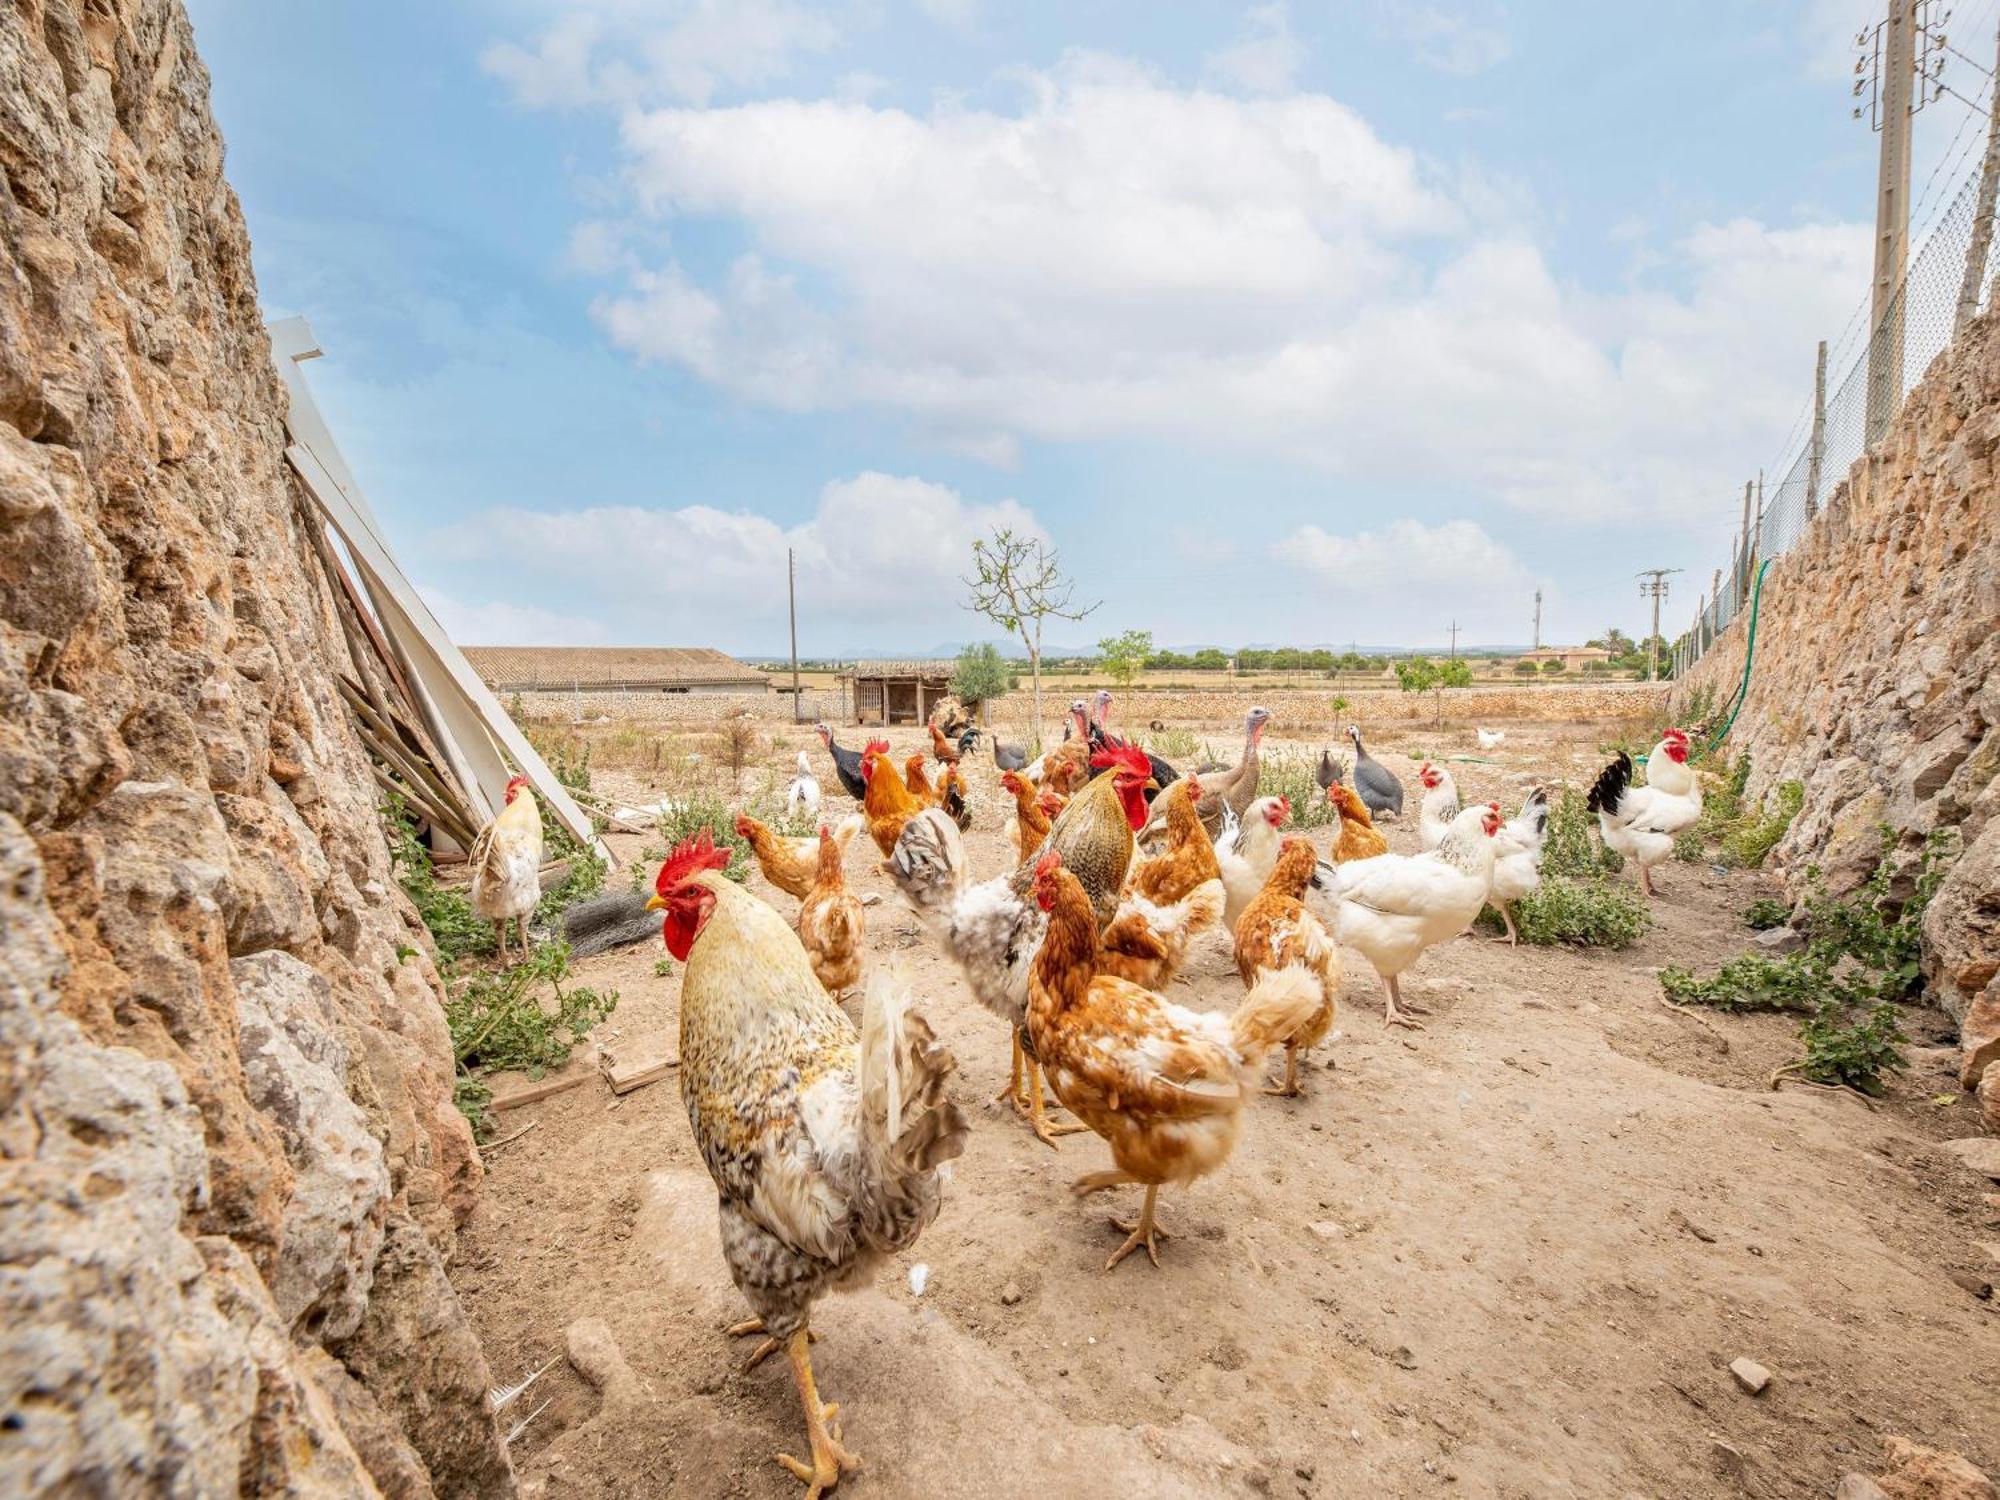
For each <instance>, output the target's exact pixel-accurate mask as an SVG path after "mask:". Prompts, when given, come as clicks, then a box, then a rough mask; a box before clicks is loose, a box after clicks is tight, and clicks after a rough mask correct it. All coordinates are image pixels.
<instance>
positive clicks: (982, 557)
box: [961, 526, 1097, 750]
mask: <svg viewBox="0 0 2000 1500" xmlns="http://www.w3.org/2000/svg"><path fill="white" fill-rule="evenodd" d="M961 581H962V582H963V583H964V584H965V586H966V588H967V589H968V590H970V591H971V594H972V597H971V599H970V600H968V601H967V603H966V606H965V607H966V608H967V609H969V610H973V611H975V612H976V613H978V614H982V615H984V616H985V617H986V618H987V619H989V620H991V621H992V622H993V623H994V624H995V625H998V626H999V627H1000V628H1001V629H1002V630H1004V631H1006V632H1007V633H1008V634H1009V635H1012V636H1016V637H1018V638H1019V640H1020V642H1021V644H1022V646H1023V647H1025V648H1026V650H1027V653H1028V674H1029V677H1030V679H1031V680H1032V681H1033V683H1034V693H1035V732H1034V741H1035V748H1036V749H1037V750H1039V749H1040V748H1041V744H1042V629H1043V627H1044V626H1045V625H1046V624H1047V623H1048V621H1049V620H1050V619H1052V618H1053V619H1057V620H1081V619H1082V618H1083V617H1084V616H1085V615H1087V614H1089V613H1091V611H1093V610H1095V609H1096V608H1097V605H1096V604H1078V603H1077V602H1076V581H1075V580H1074V579H1072V578H1067V577H1065V576H1064V575H1063V570H1062V559H1061V558H1060V557H1058V556H1057V554H1056V549H1055V548H1054V547H1052V546H1050V545H1049V544H1048V543H1047V542H1046V541H1044V540H1043V539H1042V538H1040V537H1031V536H1022V535H1017V534H1016V533H1015V532H1014V531H1013V530H1012V529H1011V528H1010V527H1006V526H999V527H995V528H994V531H993V534H992V535H991V536H988V537H979V538H977V539H975V540H974V541H973V544H972V576H971V577H969V578H966V579H963V580H961Z"/></svg>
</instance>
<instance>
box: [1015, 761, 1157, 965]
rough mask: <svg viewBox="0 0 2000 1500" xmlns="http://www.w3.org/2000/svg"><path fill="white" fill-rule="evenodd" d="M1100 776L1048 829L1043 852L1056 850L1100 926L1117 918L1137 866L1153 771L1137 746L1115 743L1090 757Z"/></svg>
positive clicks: (1073, 800) (1152, 788)
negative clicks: (1134, 857) (1138, 833)
mask: <svg viewBox="0 0 2000 1500" xmlns="http://www.w3.org/2000/svg"><path fill="white" fill-rule="evenodd" d="M1091 765H1092V767H1093V768H1094V769H1097V770H1100V771H1109V772H1110V773H1111V774H1109V775H1106V776H1099V777H1098V778H1097V779H1096V780H1094V781H1092V782H1091V783H1090V784H1089V785H1087V786H1085V787H1084V789H1083V790H1082V791H1080V792H1078V793H1077V794H1076V795H1075V796H1074V797H1071V798H1070V799H1069V804H1068V805H1067V806H1066V807H1064V808H1063V810H1062V812H1061V813H1060V814H1058V815H1057V817H1056V820H1055V821H1054V822H1053V823H1051V824H1050V825H1049V836H1048V838H1047V839H1046V840H1044V841H1043V848H1045V849H1053V850H1055V851H1056V852H1057V853H1058V854H1060V855H1061V856H1062V858H1063V864H1064V866H1065V867H1067V868H1068V870H1069V871H1070V873H1071V874H1073V875H1074V876H1075V877H1076V878H1077V879H1078V880H1079V881H1081V882H1082V883H1083V888H1084V891H1085V892H1086V893H1087V894H1088V895H1089V897H1090V904H1091V907H1092V909H1093V910H1095V911H1096V913H1097V920H1098V924H1099V925H1100V926H1102V925H1105V924H1107V923H1109V922H1110V921H1111V919H1112V918H1113V917H1115V916H1116V915H1117V914H1118V898H1119V896H1120V895H1121V894H1122V893H1123V891H1124V889H1125V876H1126V873H1127V872H1128V871H1129V870H1130V869H1131V866H1132V851H1133V848H1134V844H1133V838H1132V835H1133V834H1134V833H1135V832H1136V831H1137V830H1138V829H1140V828H1143V827H1144V826H1145V824H1146V813H1147V808H1146V793H1147V791H1149V790H1158V789H1157V788H1156V787H1154V785H1153V768H1152V765H1151V763H1150V762H1149V761H1147V759H1146V752H1145V751H1143V750H1141V749H1139V747H1138V746H1136V745H1128V744H1125V743H1123V742H1121V741H1117V740H1113V741H1110V742H1109V743H1108V744H1107V745H1106V747H1105V748H1104V749H1102V750H1100V751H1098V752H1097V754H1096V755H1094V756H1092V757H1091Z"/></svg>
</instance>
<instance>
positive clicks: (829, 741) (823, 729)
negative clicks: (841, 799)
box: [813, 719, 868, 802]
mask: <svg viewBox="0 0 2000 1500" xmlns="http://www.w3.org/2000/svg"><path fill="white" fill-rule="evenodd" d="M813 728H814V730H816V731H817V732H818V734H819V737H820V742H821V743H822V744H824V745H825V746H826V753H827V754H828V755H831V756H832V757H833V769H834V774H836V775H837V776H839V777H840V784H841V786H842V787H844V788H846V790H847V795H848V796H850V797H852V798H853V799H854V800H855V801H856V802H859V801H861V800H862V799H863V798H864V797H866V796H867V795H868V783H867V782H866V781H865V780H863V779H862V776H861V752H860V751H859V750H843V749H841V748H840V746H838V745H836V744H835V743H834V742H833V726H832V725H831V724H829V723H827V722H826V720H824V719H821V720H820V721H819V722H818V723H817V724H815V725H813Z"/></svg>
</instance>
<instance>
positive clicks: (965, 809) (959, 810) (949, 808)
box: [938, 766, 972, 833]
mask: <svg viewBox="0 0 2000 1500" xmlns="http://www.w3.org/2000/svg"><path fill="white" fill-rule="evenodd" d="M938 806H939V807H941V808H943V809H944V811H945V815H946V816H947V817H949V818H950V819H951V820H952V822H954V823H956V824H957V825H958V831H959V832H960V833H967V832H970V831H971V828H972V804H971V803H970V802H968V801H967V800H966V797H965V777H964V776H963V775H962V774H961V773H960V771H959V769H958V767H957V766H947V767H945V772H944V780H943V781H941V782H939V783H938Z"/></svg>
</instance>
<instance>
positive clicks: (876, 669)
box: [847, 661, 958, 725]
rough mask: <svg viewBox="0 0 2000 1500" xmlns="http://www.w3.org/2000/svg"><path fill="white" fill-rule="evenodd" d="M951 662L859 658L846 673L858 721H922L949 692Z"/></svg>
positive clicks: (954, 666)
mask: <svg viewBox="0 0 2000 1500" xmlns="http://www.w3.org/2000/svg"><path fill="white" fill-rule="evenodd" d="M957 672H958V663H957V662H953V661H858V662H856V663H855V664H854V670H853V671H851V672H849V673H848V674H847V678H848V681H849V683H851V684H852V685H853V689H854V691H853V693H852V695H851V697H852V701H853V704H854V722H855V723H857V724H881V725H889V724H921V723H923V722H924V719H925V717H926V716H927V715H928V714H929V713H930V711H931V706H932V705H933V704H935V703H936V702H937V701H938V699H940V698H942V697H944V696H945V695H946V694H947V693H949V692H950V691H951V679H952V678H953V677H954V676H955V675H956V674H957Z"/></svg>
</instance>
